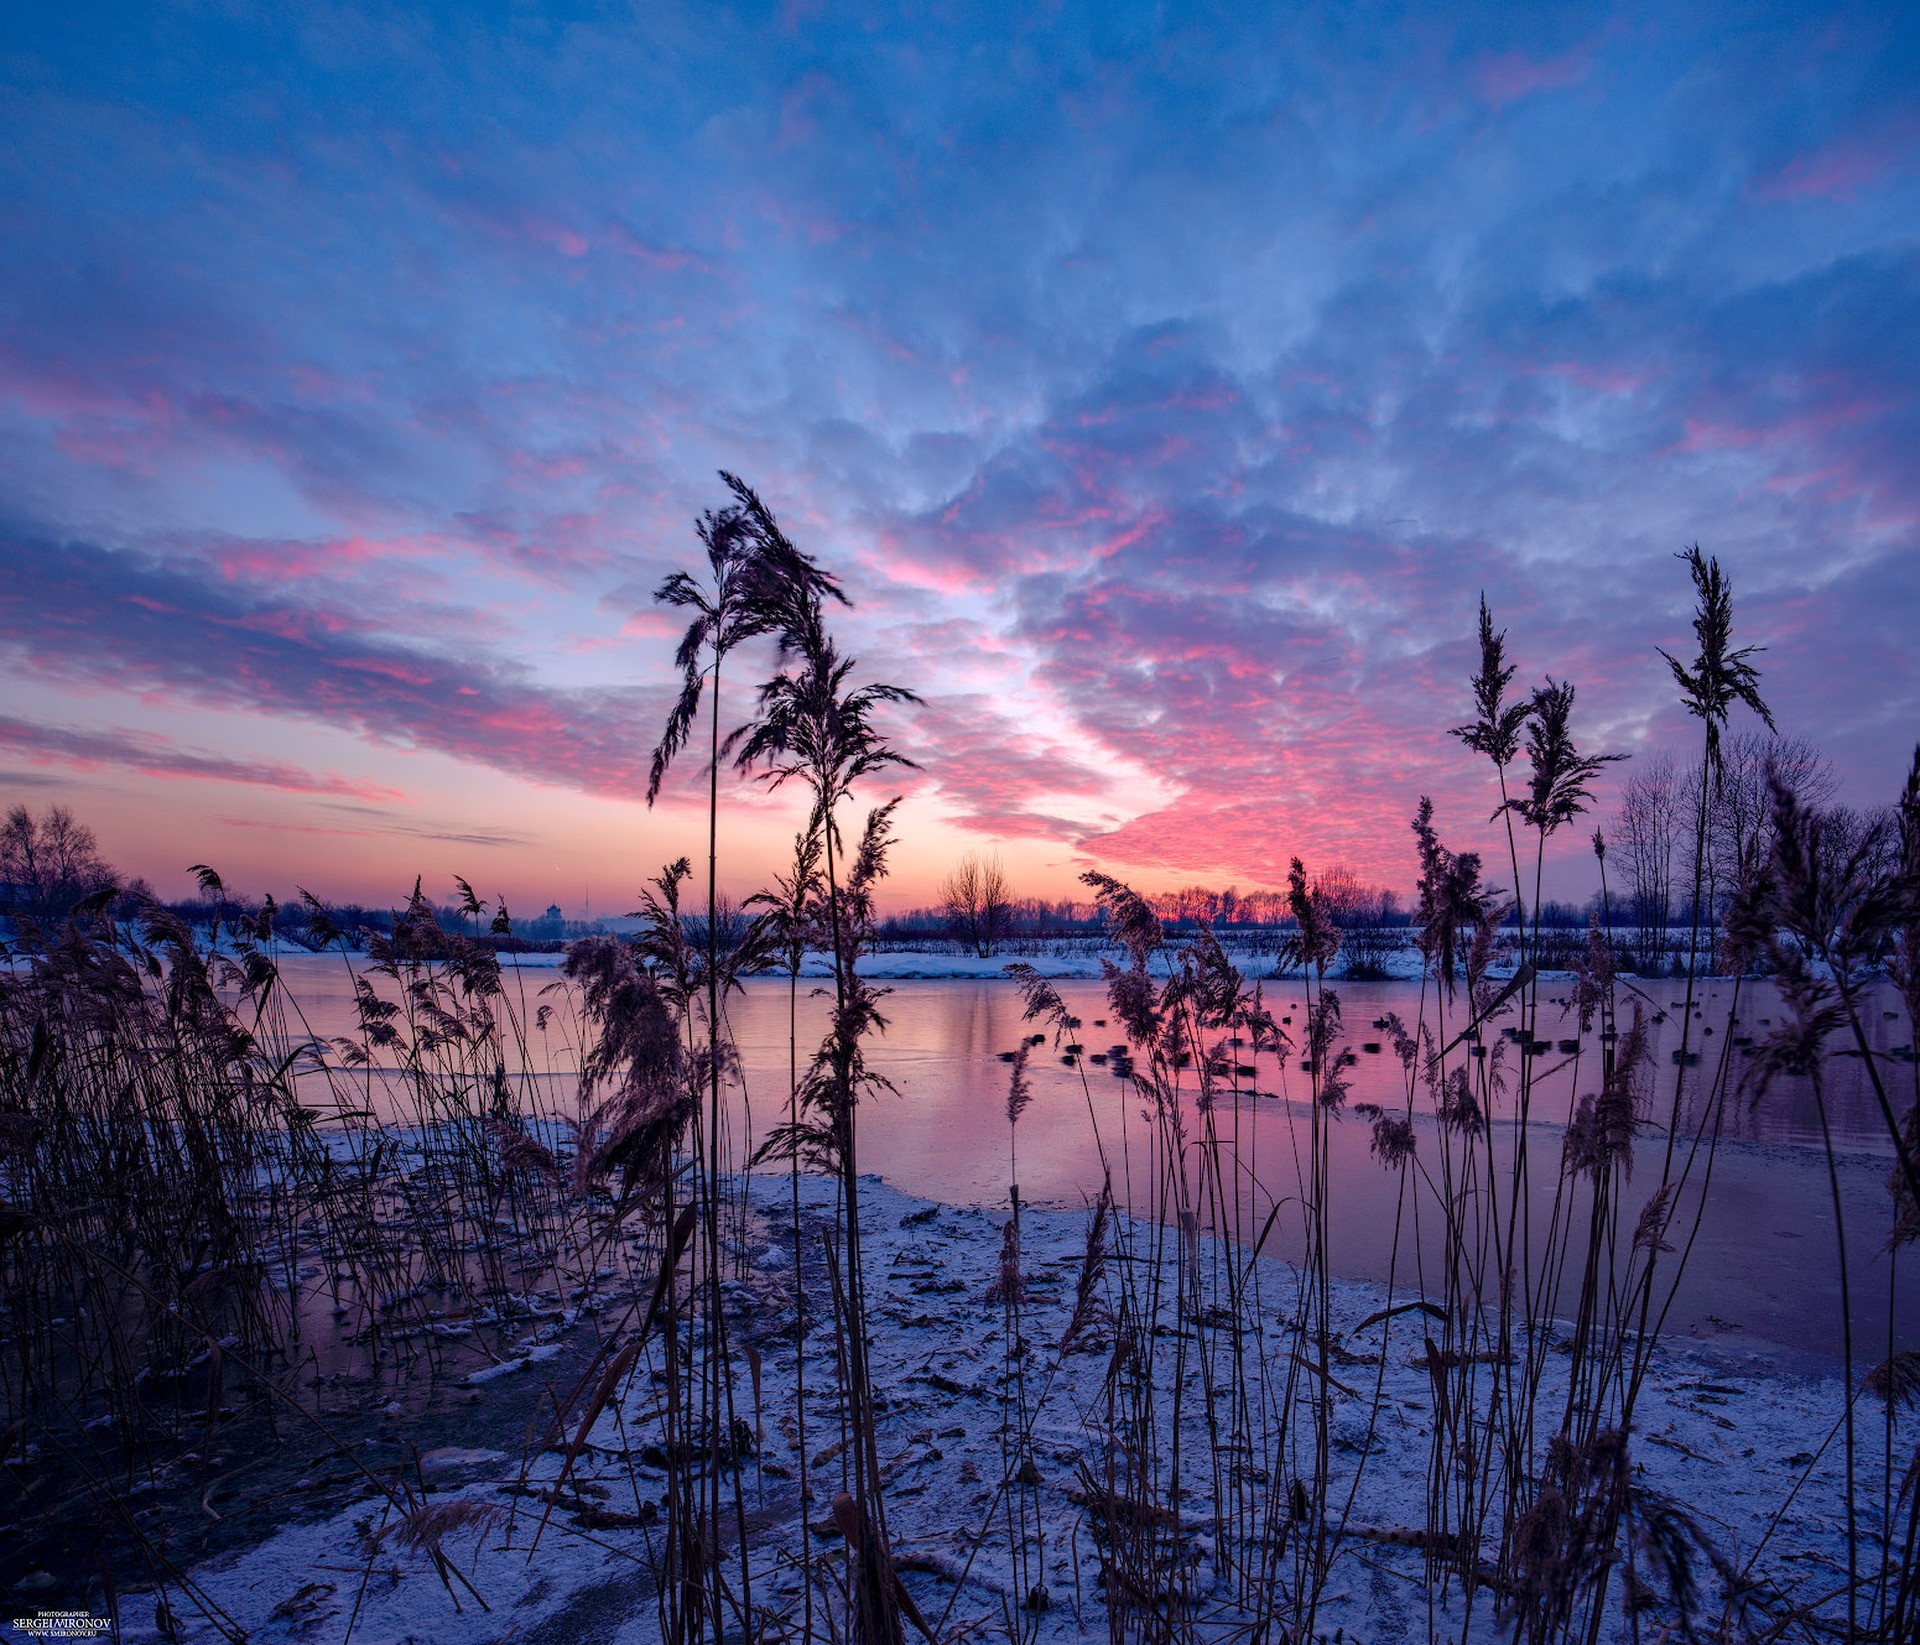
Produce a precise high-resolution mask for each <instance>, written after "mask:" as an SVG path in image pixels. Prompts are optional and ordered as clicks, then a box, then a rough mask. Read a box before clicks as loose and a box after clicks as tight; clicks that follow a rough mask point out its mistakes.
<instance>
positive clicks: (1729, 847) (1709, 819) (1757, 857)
mask: <svg viewBox="0 0 1920 1645" xmlns="http://www.w3.org/2000/svg"><path fill="white" fill-rule="evenodd" d="M1769 770H1771V771H1772V772H1774V773H1775V774H1776V775H1777V776H1778V777H1779V779H1780V781H1781V783H1782V784H1783V785H1784V786H1785V787H1786V789H1787V791H1788V792H1789V793H1791V794H1792V795H1793V797H1794V798H1795V799H1796V800H1798V801H1799V802H1800V805H1801V807H1802V808H1803V809H1805V810H1810V811H1818V810H1822V809H1824V808H1825V807H1826V806H1827V804H1828V802H1829V801H1831V800H1832V798H1833V795H1834V790H1835V787H1836V783H1835V779H1834V775H1833V765H1832V762H1831V761H1829V760H1828V759H1827V757H1826V756H1825V755H1824V754H1822V753H1821V752H1820V751H1819V749H1817V748H1815V747H1814V746H1813V744H1812V743H1810V742H1808V741H1807V740H1806V739H1805V738H1804V737H1782V736H1767V735H1764V734H1762V733H1759V732H1741V733H1739V734H1738V735H1735V736H1731V737H1728V738H1727V739H1726V740H1725V742H1724V743H1723V744H1722V746H1721V754H1720V769H1719V770H1718V772H1716V773H1714V774H1712V775H1710V776H1705V777H1704V778H1703V775H1702V773H1701V772H1700V771H1699V769H1698V768H1697V767H1696V768H1695V770H1694V772H1693V774H1692V775H1691V776H1689V777H1688V779H1687V783H1688V787H1689V788H1690V789H1691V790H1692V792H1693V794H1694V804H1695V806H1696V807H1697V806H1698V805H1699V804H1700V800H1701V797H1702V796H1704V798H1705V803H1706V808H1707V815H1706V827H1705V829H1704V830H1703V831H1702V830H1696V838H1698V837H1700V836H1701V835H1702V834H1704V838H1705V842H1706V851H1705V855H1704V856H1703V857H1702V859H1701V862H1700V865H1699V867H1700V874H1699V880H1700V887H1701V909H1700V915H1701V918H1702V920H1703V921H1711V920H1713V919H1716V918H1718V916H1719V915H1720V914H1721V913H1722V912H1724V910H1725V908H1726V905H1727V903H1728V902H1729V901H1730V900H1731V899H1732V897H1733V894H1734V891H1735V890H1736V889H1737V888H1738V886H1739V885H1740V883H1741V878H1742V866H1743V865H1744V864H1749V863H1754V862H1758V861H1763V860H1764V859H1765V857H1766V855H1767V853H1769V852H1770V851H1771V850H1772V849H1773V837H1772V826H1773V824H1772V815H1773V812H1772V800H1771V798H1770V791H1769V789H1768V786H1767V773H1768V771H1769ZM1687 843H1688V846H1689V848H1691V846H1692V844H1693V842H1692V841H1689V842H1687ZM1686 867H1687V870H1688V872H1689V873H1691V872H1692V870H1693V867H1694V865H1693V863H1692V862H1691V861H1689V862H1688V863H1687V864H1686Z"/></svg>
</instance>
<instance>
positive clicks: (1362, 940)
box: [1313, 863, 1400, 981]
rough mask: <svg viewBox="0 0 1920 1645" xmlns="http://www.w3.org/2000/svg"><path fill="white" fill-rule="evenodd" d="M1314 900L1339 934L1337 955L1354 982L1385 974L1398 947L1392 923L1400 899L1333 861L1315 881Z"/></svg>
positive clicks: (1393, 922)
mask: <svg viewBox="0 0 1920 1645" xmlns="http://www.w3.org/2000/svg"><path fill="white" fill-rule="evenodd" d="M1313 896H1314V900H1315V901H1316V902H1318V903H1319V904H1320V906H1321V907H1322V908H1323V909H1324V910H1325V912H1326V915H1327V918H1328V920H1329V921H1330V922H1331V923H1332V925H1333V926H1334V928H1335V929H1336V930H1337V931H1338V932H1339V933H1340V957H1341V959H1342V960H1343V961H1344V962H1345V965H1344V970H1345V974H1346V975H1347V977H1349V978H1350V979H1353V980H1355V981H1359V980H1364V979H1377V978H1381V977H1385V976H1387V975H1388V970H1387V962H1388V960H1390V959H1391V958H1392V956H1393V954H1394V952H1395V950H1396V949H1397V948H1398V947H1399V938H1398V936H1397V935H1396V933H1395V930H1394V926H1395V923H1396V921H1397V919H1398V916H1399V913H1400V907H1399V901H1398V899H1397V898H1396V897H1395V896H1394V894H1393V893H1392V892H1391V891H1385V890H1382V889H1381V888H1380V887H1379V886H1375V885H1367V884H1365V883H1364V882H1363V881H1362V880H1361V878H1360V876H1359V875H1358V874H1356V873H1355V872H1354V871H1353V869H1352V868H1350V867H1349V866H1348V865H1347V864H1345V863H1335V864H1334V865H1333V866H1332V867H1330V868H1328V869H1326V870H1325V871H1324V872H1322V874H1321V875H1320V878H1319V879H1318V881H1316V882H1315V884H1314V888H1313Z"/></svg>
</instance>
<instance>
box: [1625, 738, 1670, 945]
mask: <svg viewBox="0 0 1920 1645" xmlns="http://www.w3.org/2000/svg"><path fill="white" fill-rule="evenodd" d="M1686 800H1687V787H1686V785H1685V783H1683V781H1682V780H1681V775H1680V769H1679V767H1678V766H1677V765H1675V764H1674V759H1673V756H1672V755H1671V754H1669V753H1667V752H1666V750H1664V749H1662V750H1661V751H1660V752H1658V753H1656V754H1653V755H1650V756H1649V757H1647V758H1646V759H1644V760H1641V761H1640V762H1639V763H1637V764H1636V765H1635V766H1634V768H1633V771H1632V773H1631V775H1629V776H1628V778H1627V781H1626V785H1625V787H1623V788H1622V790H1621V792H1620V808H1619V810H1617V811H1616V812H1615V813H1614V817H1613V830H1612V843H1613V844H1614V846H1615V848H1616V849H1615V856H1614V861H1616V862H1618V863H1620V864H1621V865H1622V867H1623V868H1624V870H1625V874H1626V885H1625V887H1624V890H1625V892H1626V909H1625V913H1626V915H1627V917H1628V919H1630V920H1631V921H1632V923H1633V958H1634V968H1635V969H1636V970H1637V971H1639V973H1640V974H1641V975H1642V976H1654V975H1657V974H1658V973H1660V972H1661V971H1664V970H1665V969H1666V966H1667V922H1668V921H1669V920H1670V919H1671V918H1672V915H1673V868H1674V850H1675V847H1676V846H1677V844H1678V843H1679V839H1680V834H1681V829H1680V827H1679V822H1680V816H1681V810H1682V807H1683V806H1684V805H1685V804H1686Z"/></svg>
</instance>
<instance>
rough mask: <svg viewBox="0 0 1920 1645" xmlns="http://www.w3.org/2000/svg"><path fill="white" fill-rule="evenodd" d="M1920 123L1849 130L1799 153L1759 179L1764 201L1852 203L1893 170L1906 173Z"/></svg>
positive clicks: (1757, 192)
mask: <svg viewBox="0 0 1920 1645" xmlns="http://www.w3.org/2000/svg"><path fill="white" fill-rule="evenodd" d="M1916 135H1920V121H1915V120H1903V121H1900V122H1898V123H1896V124H1894V125H1892V126H1889V127H1887V128H1885V129H1883V130H1880V131H1875V132H1848V133H1845V134H1843V135H1842V136H1839V137H1836V138H1834V139H1833V140H1832V141H1830V142H1828V143H1825V144H1822V145H1821V146H1820V147H1819V148H1817V149H1814V150H1813V151H1812V152H1811V153H1808V154H1801V155H1796V156H1795V157H1794V158H1793V159H1791V160H1789V161H1788V162H1787V163H1786V164H1785V165H1784V166H1782V167H1780V169H1779V170H1778V171H1775V172H1773V173H1772V174H1771V175H1769V176H1766V177H1763V178H1761V179H1759V180H1758V181H1757V182H1756V183H1755V184H1754V192H1755V193H1756V194H1757V195H1758V196H1759V197H1760V198H1761V199H1763V200H1851V199H1852V198H1853V196H1854V195H1855V193H1856V192H1858V191H1859V190H1861V189H1863V188H1868V187H1871V186H1872V185H1873V184H1875V183H1878V182H1879V181H1880V180H1881V179H1882V178H1884V177H1885V176H1886V175H1887V174H1888V173H1889V172H1891V171H1894V170H1905V169H1907V168H1908V167H1909V166H1910V165H1911V163H1912V159H1913V150H1914V143H1915V138H1916Z"/></svg>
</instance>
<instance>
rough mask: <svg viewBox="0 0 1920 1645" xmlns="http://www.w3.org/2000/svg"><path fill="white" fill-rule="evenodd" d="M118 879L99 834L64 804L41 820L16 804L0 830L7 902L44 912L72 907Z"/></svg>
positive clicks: (0, 867) (42, 815) (1, 870)
mask: <svg viewBox="0 0 1920 1645" xmlns="http://www.w3.org/2000/svg"><path fill="white" fill-rule="evenodd" d="M112 880H113V870H112V869H111V868H110V867H109V866H108V865H107V864H106V863H105V862H104V861H102V860H101V857H100V842H99V840H98V839H97V838H96V837H95V835H94V832H93V830H92V829H91V828H89V827H88V826H87V825H86V824H85V823H83V822H81V821H80V820H79V819H78V818H77V817H75V816H74V814H73V813H72V812H71V811H69V810H68V809H67V808H66V807H65V806H64V805H50V806H48V807H47V808H46V810H44V811H42V812H41V813H40V815H39V816H38V817H36V816H34V814H33V813H32V812H31V811H29V810H28V809H27V808H26V807H25V806H24V805H16V806H14V807H13V809H12V810H10V811H9V812H8V813H7V820H6V823H5V825H4V826H0V881H5V882H6V885H7V888H8V889H7V895H8V900H9V901H11V902H12V903H14V904H16V905H25V906H27V907H29V908H32V909H34V910H36V911H39V912H55V911H58V910H61V909H65V908H70V907H71V906H72V905H73V904H74V903H75V902H77V901H78V900H79V899H80V898H82V897H84V896H85V895H87V893H88V892H90V891H97V890H98V889H99V888H100V887H101V886H104V885H108V884H110V883H111V882H112Z"/></svg>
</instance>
